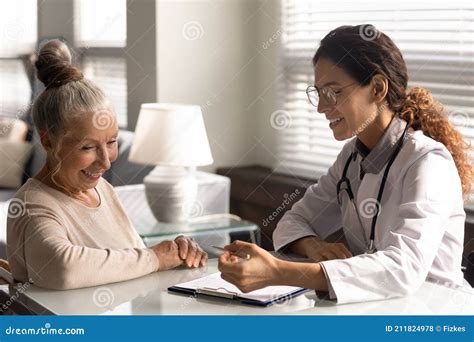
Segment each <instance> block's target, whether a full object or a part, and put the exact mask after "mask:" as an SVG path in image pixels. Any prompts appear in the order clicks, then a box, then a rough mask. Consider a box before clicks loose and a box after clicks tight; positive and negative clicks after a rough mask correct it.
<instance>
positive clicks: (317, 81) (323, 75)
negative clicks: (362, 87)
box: [314, 58, 353, 88]
mask: <svg viewBox="0 0 474 342" xmlns="http://www.w3.org/2000/svg"><path fill="white" fill-rule="evenodd" d="M352 81H353V80H352V78H351V77H350V76H349V75H348V74H347V73H346V72H345V71H344V69H342V68H341V67H340V66H338V65H337V63H334V62H333V61H332V60H330V59H328V58H320V59H319V60H318V62H317V63H316V65H315V66H314V85H315V86H317V87H318V88H321V87H326V86H332V85H336V86H337V85H344V84H347V83H350V82H352Z"/></svg>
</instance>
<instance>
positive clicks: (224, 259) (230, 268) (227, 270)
mask: <svg viewBox="0 0 474 342" xmlns="http://www.w3.org/2000/svg"><path fill="white" fill-rule="evenodd" d="M224 248H225V249H226V251H225V252H224V254H222V255H221V256H220V257H219V265H218V268H219V271H221V277H222V279H224V280H226V281H228V282H230V283H232V284H234V285H235V286H237V287H238V288H239V289H240V290H241V291H242V292H250V291H254V290H257V289H260V288H263V287H266V286H269V285H272V284H273V283H275V281H277V278H278V262H279V260H278V259H277V258H275V257H274V256H272V255H271V254H270V253H268V252H267V251H266V250H264V249H262V248H260V247H258V246H257V245H255V244H252V243H248V242H243V241H234V242H233V243H231V244H230V245H227V246H225V247H224ZM235 252H240V253H246V254H249V255H250V259H248V260H245V259H241V258H239V257H237V256H235V255H234V254H233V253H235Z"/></svg>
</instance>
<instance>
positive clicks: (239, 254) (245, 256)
mask: <svg viewBox="0 0 474 342" xmlns="http://www.w3.org/2000/svg"><path fill="white" fill-rule="evenodd" d="M211 247H212V248H215V249H218V250H220V251H223V252H225V251H227V252H230V253H232V254H233V255H235V256H236V257H239V258H241V259H244V260H249V259H250V254H247V253H244V252H241V251H235V252H232V251H229V250H227V249H225V248H222V247H218V246H211Z"/></svg>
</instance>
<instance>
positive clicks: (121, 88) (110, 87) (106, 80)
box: [83, 57, 127, 127]
mask: <svg viewBox="0 0 474 342" xmlns="http://www.w3.org/2000/svg"><path fill="white" fill-rule="evenodd" d="M126 67H127V65H126V61H125V59H124V58H115V57H85V58H84V61H83V72H84V76H86V77H87V78H89V79H91V80H93V81H94V82H95V83H97V85H98V86H100V88H101V89H102V90H103V91H104V92H105V94H106V95H107V96H108V98H109V99H110V101H111V102H112V103H113V105H114V107H115V113H116V115H117V121H118V124H119V126H120V127H126V126H127V71H126Z"/></svg>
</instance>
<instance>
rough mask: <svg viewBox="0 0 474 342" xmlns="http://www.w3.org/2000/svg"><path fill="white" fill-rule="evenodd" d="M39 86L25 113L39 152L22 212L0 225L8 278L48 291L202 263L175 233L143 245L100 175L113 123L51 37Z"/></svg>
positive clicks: (109, 153)
mask: <svg viewBox="0 0 474 342" xmlns="http://www.w3.org/2000/svg"><path fill="white" fill-rule="evenodd" d="M36 68H37V72H38V78H39V79H40V80H41V81H42V82H43V83H44V84H45V86H46V90H45V91H44V92H43V93H42V94H41V95H40V96H39V97H38V99H37V100H36V101H35V103H34V107H33V119H34V123H35V126H36V129H37V130H38V133H39V135H40V137H41V143H42V145H43V147H44V148H45V150H46V152H47V161H46V164H45V165H44V167H43V168H42V169H41V171H40V172H39V173H38V174H37V175H35V176H34V177H33V178H30V179H29V180H28V181H27V182H26V183H25V184H24V185H23V187H21V188H20V189H19V190H18V192H17V193H16V195H15V198H16V203H18V202H20V203H22V205H24V210H23V212H24V215H22V216H20V217H16V218H13V217H10V218H9V219H8V223H7V253H8V260H9V262H10V265H11V269H12V273H13V277H14V278H15V280H17V281H20V282H26V281H30V282H31V281H32V282H34V283H35V284H36V285H38V286H41V287H45V288H51V289H72V288H80V287H87V286H95V285H101V284H106V283H112V282H117V281H123V280H128V279H132V278H137V277H140V276H144V275H146V274H149V273H152V272H155V271H158V270H167V269H170V268H174V267H176V266H179V265H185V266H188V267H199V266H204V265H205V264H206V263H207V254H206V253H205V252H204V251H202V249H201V248H199V246H197V244H196V243H195V242H193V241H192V240H191V239H189V238H186V237H178V238H177V239H176V240H174V241H164V242H162V243H160V244H158V245H156V246H153V247H152V248H150V249H147V248H146V247H145V245H144V244H143V241H142V240H141V239H140V237H139V236H138V234H137V233H136V231H135V230H134V228H133V226H132V224H131V222H130V220H129V219H128V217H127V215H126V214H125V212H124V210H123V208H122V206H121V204H120V202H119V201H118V199H117V195H116V193H115V191H114V189H113V187H112V186H111V185H110V184H109V183H108V182H107V181H106V180H104V179H103V178H102V177H101V176H102V175H103V173H104V172H105V171H106V170H107V169H109V168H110V163H111V162H113V161H114V160H115V159H116V158H117V134H118V127H117V123H116V120H115V116H114V113H113V108H112V106H111V104H110V102H109V101H108V100H107V98H106V96H105V95H104V93H103V92H102V91H101V90H100V89H99V88H98V87H97V86H96V85H95V84H94V83H92V82H91V81H89V80H86V79H84V78H83V75H82V73H81V72H80V70H78V69H77V68H75V67H73V66H71V54H70V52H69V50H68V48H67V46H66V45H65V44H64V43H62V42H61V41H59V40H53V41H50V42H48V43H47V44H46V45H45V46H44V47H43V48H42V49H41V51H40V54H39V56H38V60H37V62H36Z"/></svg>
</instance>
